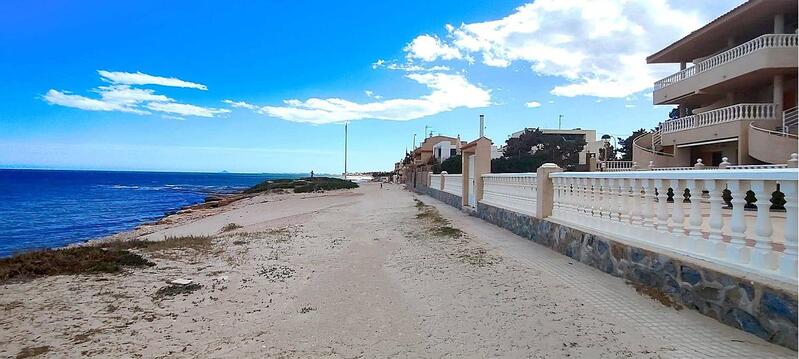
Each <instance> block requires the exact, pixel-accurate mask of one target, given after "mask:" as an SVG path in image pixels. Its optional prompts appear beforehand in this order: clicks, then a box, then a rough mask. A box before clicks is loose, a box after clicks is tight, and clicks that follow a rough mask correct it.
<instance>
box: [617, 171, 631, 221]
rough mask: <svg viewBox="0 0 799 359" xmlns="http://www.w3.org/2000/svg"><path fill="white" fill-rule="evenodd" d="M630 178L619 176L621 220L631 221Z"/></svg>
mask: <svg viewBox="0 0 799 359" xmlns="http://www.w3.org/2000/svg"><path fill="white" fill-rule="evenodd" d="M629 183H630V180H629V179H624V178H619V183H618V185H619V221H621V222H623V223H625V224H629V223H630V195H629V192H630V187H629V185H628V184H629Z"/></svg>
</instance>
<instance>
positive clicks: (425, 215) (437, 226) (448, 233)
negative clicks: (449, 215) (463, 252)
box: [414, 199, 465, 238]
mask: <svg viewBox="0 0 799 359" xmlns="http://www.w3.org/2000/svg"><path fill="white" fill-rule="evenodd" d="M414 200H415V201H416V209H417V210H418V211H419V213H417V214H416V218H417V219H419V220H423V221H426V222H427V223H429V224H430V227H431V228H430V232H431V233H432V234H433V235H435V236H437V237H449V238H460V237H463V235H464V234H465V233H464V232H463V231H461V230H460V229H458V228H455V227H452V226H451V225H450V222H449V221H448V220H447V219H446V218H444V217H441V214H440V213H438V209H436V208H435V207H433V206H429V205H426V204H424V202H422V201H420V200H418V199H414Z"/></svg>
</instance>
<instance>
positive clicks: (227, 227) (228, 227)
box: [219, 223, 244, 233]
mask: <svg viewBox="0 0 799 359" xmlns="http://www.w3.org/2000/svg"><path fill="white" fill-rule="evenodd" d="M239 228H244V226H242V225H239V224H236V223H228V224H226V225H224V226H223V227H222V228H221V229H220V230H219V232H222V233H224V232H230V231H235V230H237V229H239Z"/></svg>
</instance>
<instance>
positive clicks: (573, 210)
mask: <svg viewBox="0 0 799 359" xmlns="http://www.w3.org/2000/svg"><path fill="white" fill-rule="evenodd" d="M568 184H569V187H570V192H569V217H572V218H574V217H575V216H576V214H577V180H575V179H574V178H572V177H570V178H569V181H568Z"/></svg>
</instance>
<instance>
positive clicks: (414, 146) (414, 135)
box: [411, 133, 416, 151]
mask: <svg viewBox="0 0 799 359" xmlns="http://www.w3.org/2000/svg"><path fill="white" fill-rule="evenodd" d="M415 149H416V134H415V133H414V134H413V147H411V151H413V150H415Z"/></svg>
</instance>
